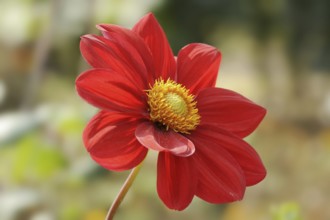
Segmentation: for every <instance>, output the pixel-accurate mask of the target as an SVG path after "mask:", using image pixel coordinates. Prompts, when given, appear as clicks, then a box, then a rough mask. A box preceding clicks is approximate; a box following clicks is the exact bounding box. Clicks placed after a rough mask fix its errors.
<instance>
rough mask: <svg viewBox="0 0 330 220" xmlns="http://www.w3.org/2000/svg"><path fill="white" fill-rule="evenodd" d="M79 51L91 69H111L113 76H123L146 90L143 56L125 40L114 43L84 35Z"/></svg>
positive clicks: (113, 41) (146, 81) (120, 39)
mask: <svg viewBox="0 0 330 220" xmlns="http://www.w3.org/2000/svg"><path fill="white" fill-rule="evenodd" d="M142 43H143V42H142ZM80 50H81V53H82V55H83V56H84V58H85V59H86V61H87V62H88V63H89V64H90V65H91V66H92V67H94V68H106V69H111V70H112V71H113V74H115V73H117V74H121V75H125V76H126V77H127V79H128V80H130V81H131V82H133V83H136V84H137V85H138V86H139V87H140V88H141V89H147V88H148V86H149V85H148V72H147V69H146V67H145V63H144V61H143V60H142V58H141V57H144V56H145V55H144V54H140V53H139V51H137V49H136V48H135V47H134V46H133V45H130V44H129V43H128V40H126V39H125V38H119V39H118V40H116V41H115V40H112V39H111V40H109V39H106V38H104V37H100V36H94V35H85V36H83V37H81V41H80ZM150 62H151V60H150Z"/></svg>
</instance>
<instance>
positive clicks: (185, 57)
mask: <svg viewBox="0 0 330 220" xmlns="http://www.w3.org/2000/svg"><path fill="white" fill-rule="evenodd" d="M220 60H221V54H220V52H219V51H218V50H217V49H216V48H215V47H212V46H209V45H206V44H200V43H194V44H189V45H187V46H185V47H184V48H182V49H181V50H180V51H179V54H178V58H177V65H178V67H177V81H178V82H179V83H181V84H183V85H184V86H186V87H187V88H189V89H190V91H191V92H192V93H193V94H198V92H199V91H200V90H202V89H203V88H206V87H214V86H215V83H216V80H217V75H218V70H219V65H220Z"/></svg>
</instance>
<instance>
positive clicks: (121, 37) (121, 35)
mask: <svg viewBox="0 0 330 220" xmlns="http://www.w3.org/2000/svg"><path fill="white" fill-rule="evenodd" d="M97 28H98V29H100V30H101V32H102V34H103V36H104V37H105V38H107V39H108V40H110V41H112V42H114V43H115V44H116V45H118V46H120V47H122V48H123V49H124V50H125V51H128V53H127V54H125V59H127V60H128V61H129V62H131V63H137V64H139V65H140V68H142V69H143V70H146V72H147V74H148V78H147V79H148V80H149V81H148V82H150V80H152V78H153V74H154V72H155V66H154V63H153V58H152V55H151V53H150V50H149V48H148V46H147V45H146V44H145V42H144V41H143V39H142V38H141V37H140V36H139V35H138V34H137V33H135V32H133V31H132V30H129V29H127V28H123V27H120V26H118V25H112V24H101V25H98V26H97Z"/></svg>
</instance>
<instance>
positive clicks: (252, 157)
mask: <svg viewBox="0 0 330 220" xmlns="http://www.w3.org/2000/svg"><path fill="white" fill-rule="evenodd" d="M193 136H195V137H198V138H200V139H205V140H208V141H210V142H212V143H214V144H215V145H216V147H217V148H223V149H225V150H226V151H227V152H229V153H230V154H231V155H232V156H233V158H234V159H235V160H236V161H237V163H238V164H239V165H240V167H241V168H242V170H243V172H244V175H245V180H246V185H247V186H251V185H255V184H257V183H259V182H260V181H261V180H263V179H264V178H265V176H266V169H265V167H264V165H263V163H262V161H261V159H260V157H259V155H258V153H257V152H256V151H255V150H254V149H253V148H252V147H251V146H250V145H249V144H248V143H247V142H245V141H244V140H242V139H241V138H239V137H237V136H235V135H233V134H232V133H230V132H228V131H226V130H224V129H222V128H221V127H217V126H214V125H200V126H199V127H198V129H197V130H195V131H194V132H193Z"/></svg>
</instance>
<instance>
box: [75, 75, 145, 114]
mask: <svg viewBox="0 0 330 220" xmlns="http://www.w3.org/2000/svg"><path fill="white" fill-rule="evenodd" d="M76 89H77V92H78V94H79V95H80V96H81V97H82V98H83V99H85V100H86V101H87V102H89V103H90V104H92V105H94V106H96V107H98V108H101V109H107V110H110V111H112V110H117V111H119V112H131V113H132V114H144V113H146V111H147V110H146V101H145V99H146V97H145V94H144V92H143V91H142V90H140V89H138V88H137V87H136V85H134V84H132V83H131V82H129V81H128V80H127V78H126V77H125V76H123V75H121V74H113V72H112V71H109V70H107V69H92V70H89V71H86V72H84V73H82V74H81V75H79V76H78V78H77V80H76ZM146 114H147V113H146Z"/></svg>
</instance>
